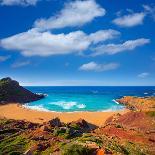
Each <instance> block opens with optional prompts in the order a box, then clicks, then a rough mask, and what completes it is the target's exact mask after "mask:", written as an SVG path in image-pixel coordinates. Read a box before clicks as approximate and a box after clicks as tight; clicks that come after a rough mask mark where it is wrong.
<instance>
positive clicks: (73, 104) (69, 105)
mask: <svg viewBox="0 0 155 155" xmlns="http://www.w3.org/2000/svg"><path fill="white" fill-rule="evenodd" d="M50 104H52V105H57V106H60V107H61V108H63V109H67V110H69V109H72V108H73V107H76V108H79V109H83V108H85V107H86V105H85V104H78V103H77V102H74V101H70V102H66V101H58V102H51V103H50Z"/></svg>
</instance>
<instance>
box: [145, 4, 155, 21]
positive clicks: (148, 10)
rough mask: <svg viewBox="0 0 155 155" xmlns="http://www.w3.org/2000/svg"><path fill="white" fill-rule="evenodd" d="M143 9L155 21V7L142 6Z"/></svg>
mask: <svg viewBox="0 0 155 155" xmlns="http://www.w3.org/2000/svg"><path fill="white" fill-rule="evenodd" d="M143 8H144V10H145V12H146V13H147V14H148V15H150V16H151V17H152V18H153V19H154V20H155V5H143Z"/></svg>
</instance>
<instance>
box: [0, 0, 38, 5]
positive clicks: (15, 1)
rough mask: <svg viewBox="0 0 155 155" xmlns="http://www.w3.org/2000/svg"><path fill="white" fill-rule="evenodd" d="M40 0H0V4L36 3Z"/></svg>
mask: <svg viewBox="0 0 155 155" xmlns="http://www.w3.org/2000/svg"><path fill="white" fill-rule="evenodd" d="M38 1H40V0H0V4H1V5H10V6H11V5H22V6H28V5H36V3H37V2H38Z"/></svg>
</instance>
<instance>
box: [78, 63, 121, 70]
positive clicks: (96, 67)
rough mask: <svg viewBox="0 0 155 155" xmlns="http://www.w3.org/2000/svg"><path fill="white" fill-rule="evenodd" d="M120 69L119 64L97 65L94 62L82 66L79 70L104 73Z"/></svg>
mask: <svg viewBox="0 0 155 155" xmlns="http://www.w3.org/2000/svg"><path fill="white" fill-rule="evenodd" d="M118 67H119V64H117V63H107V64H97V63H95V62H93V61H92V62H89V63H87V64H83V65H82V66H80V68H79V70H84V71H96V72H102V71H108V70H113V69H116V68H118Z"/></svg>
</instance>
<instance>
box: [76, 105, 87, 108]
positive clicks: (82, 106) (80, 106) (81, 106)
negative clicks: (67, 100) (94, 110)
mask: <svg viewBox="0 0 155 155" xmlns="http://www.w3.org/2000/svg"><path fill="white" fill-rule="evenodd" d="M77 107H78V108H79V109H84V108H85V107H86V105H85V104H78V105H77Z"/></svg>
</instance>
